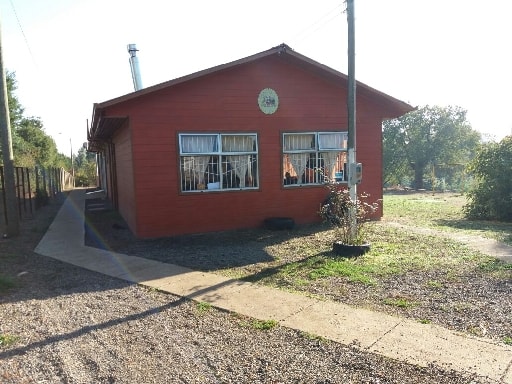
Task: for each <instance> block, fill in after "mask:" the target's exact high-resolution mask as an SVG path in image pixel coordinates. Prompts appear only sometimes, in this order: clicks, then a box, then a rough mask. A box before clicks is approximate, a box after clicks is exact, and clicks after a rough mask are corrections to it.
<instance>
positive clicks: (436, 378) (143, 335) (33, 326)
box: [0, 198, 491, 384]
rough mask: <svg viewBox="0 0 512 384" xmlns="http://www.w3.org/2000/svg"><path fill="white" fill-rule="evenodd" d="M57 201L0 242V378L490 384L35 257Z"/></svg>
mask: <svg viewBox="0 0 512 384" xmlns="http://www.w3.org/2000/svg"><path fill="white" fill-rule="evenodd" d="M62 201H63V199H62V198H57V199H55V200H52V202H51V204H50V205H49V206H46V207H44V208H42V209H41V210H39V211H38V212H37V215H36V217H35V218H34V219H31V220H25V221H24V222H23V223H22V231H21V235H20V236H19V237H17V238H12V239H2V240H0V266H1V268H0V277H1V281H2V282H3V283H6V282H7V284H3V285H4V289H2V291H1V293H0V319H1V320H0V382H2V383H8V384H10V383H164V382H166V383H490V382H491V381H489V380H487V379H485V378H481V377H476V376H475V375H470V374H466V373H462V372H453V371H447V370H443V369H440V368H439V367H436V366H434V365H432V366H429V367H418V366H415V365H411V364H408V363H406V362H400V361H395V360H392V359H388V358H384V357H381V356H378V355H375V354H371V353H367V352H365V351H362V350H360V349H359V348H357V346H355V345H341V344H338V343H334V342H330V341H328V340H323V339H320V338H317V337H315V335H307V334H302V333H300V332H297V331H295V330H291V329H287V328H284V327H280V326H279V325H277V326H275V327H270V329H267V330H262V329H261V328H262V327H261V326H259V325H258V324H257V323H255V322H254V321H253V320H252V319H249V318H244V317H241V316H239V315H237V314H233V313H226V312H223V311H219V310H216V309H215V308H209V307H207V306H201V305H198V304H197V303H194V302H191V301H188V300H185V299H183V298H180V297H177V296H173V295H168V294H164V293H162V292H158V291H154V290H150V289H147V288H144V287H141V286H138V285H134V284H129V283H127V282H124V281H121V280H117V279H114V278H110V277H107V276H104V275H101V274H98V273H94V272H90V271H86V270H83V269H80V268H77V267H74V266H71V265H67V264H64V263H61V262H58V261H55V260H53V259H50V258H47V257H43V256H40V255H37V254H35V253H34V252H33V249H34V248H35V246H36V245H37V243H38V241H39V240H40V238H41V236H42V235H43V234H44V232H45V231H46V229H47V227H48V225H49V224H50V223H51V221H52V218H53V217H54V215H55V214H56V212H57V210H58V208H59V206H60V204H61V203H62ZM106 217H107V216H104V217H103V218H104V220H103V221H104V222H105V221H106V220H105V218H106ZM113 219H115V218H113ZM116 222H117V221H116ZM89 224H90V225H92V224H91V223H89ZM118 225H119V226H122V223H118ZM90 230H91V231H93V232H94V233H96V234H97V235H98V239H100V241H101V242H102V243H103V244H107V242H106V239H108V238H109V237H113V236H114V235H115V234H117V233H119V232H122V231H124V230H123V229H122V228H116V227H112V223H110V227H108V226H107V227H105V228H98V227H94V225H93V226H92V227H91V228H90ZM108 231H110V232H111V233H110V235H109V234H108V233H107V232H108ZM123 236H127V235H126V234H124V235H123ZM169 246H170V245H169ZM207 246H211V244H210V245H207ZM194 251H195V249H194V248H192V249H189V253H188V254H189V255H190V254H191V253H193V252H194ZM70 252H72V250H70ZM227 256H229V255H227ZM227 256H226V257H227ZM198 260H201V257H200V258H198ZM226 260H227V259H226ZM225 262H226V261H224V263H225ZM11 284H12V286H10V285H11ZM5 285H9V286H10V288H8V289H5Z"/></svg>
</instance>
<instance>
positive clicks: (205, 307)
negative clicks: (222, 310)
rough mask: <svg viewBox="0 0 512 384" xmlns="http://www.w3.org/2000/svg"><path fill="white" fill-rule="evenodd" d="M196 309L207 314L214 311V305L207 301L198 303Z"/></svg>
mask: <svg viewBox="0 0 512 384" xmlns="http://www.w3.org/2000/svg"><path fill="white" fill-rule="evenodd" d="M196 308H197V310H198V311H199V312H200V313H205V312H208V311H209V310H210V309H212V305H211V304H210V303H207V302H205V301H200V302H199V303H197V305H196Z"/></svg>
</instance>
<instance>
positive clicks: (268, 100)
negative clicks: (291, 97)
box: [258, 88, 279, 115]
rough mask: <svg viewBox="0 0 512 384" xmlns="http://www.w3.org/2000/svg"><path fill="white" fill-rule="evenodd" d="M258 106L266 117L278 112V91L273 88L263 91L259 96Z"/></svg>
mask: <svg viewBox="0 0 512 384" xmlns="http://www.w3.org/2000/svg"><path fill="white" fill-rule="evenodd" d="M258 105H259V107H260V109H261V112H263V113H264V114H266V115H271V114H272V113H274V112H275V111H277V107H278V106H279V97H277V93H276V91H274V90H273V89H272V88H265V89H262V90H261V92H260V94H259V96H258Z"/></svg>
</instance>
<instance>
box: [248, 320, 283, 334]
mask: <svg viewBox="0 0 512 384" xmlns="http://www.w3.org/2000/svg"><path fill="white" fill-rule="evenodd" d="M277 324H278V322H277V320H257V319H256V320H253V321H252V324H251V325H252V327H253V328H254V329H259V330H261V331H268V330H270V329H272V328H275V327H277Z"/></svg>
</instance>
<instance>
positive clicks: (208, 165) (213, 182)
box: [178, 133, 259, 193]
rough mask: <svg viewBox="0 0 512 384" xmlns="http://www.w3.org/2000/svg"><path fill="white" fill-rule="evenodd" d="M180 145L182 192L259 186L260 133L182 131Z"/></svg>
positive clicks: (241, 188) (257, 187) (179, 136)
mask: <svg viewBox="0 0 512 384" xmlns="http://www.w3.org/2000/svg"><path fill="white" fill-rule="evenodd" d="M245 138H247V139H245ZM178 146H179V167H180V190H181V192H184V193H189V192H190V193H197V192H213V191H217V192H218V191H233V190H237V191H240V190H254V189H259V164H258V161H259V159H258V154H259V150H258V134H257V133H180V134H178ZM233 147H234V148H233Z"/></svg>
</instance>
